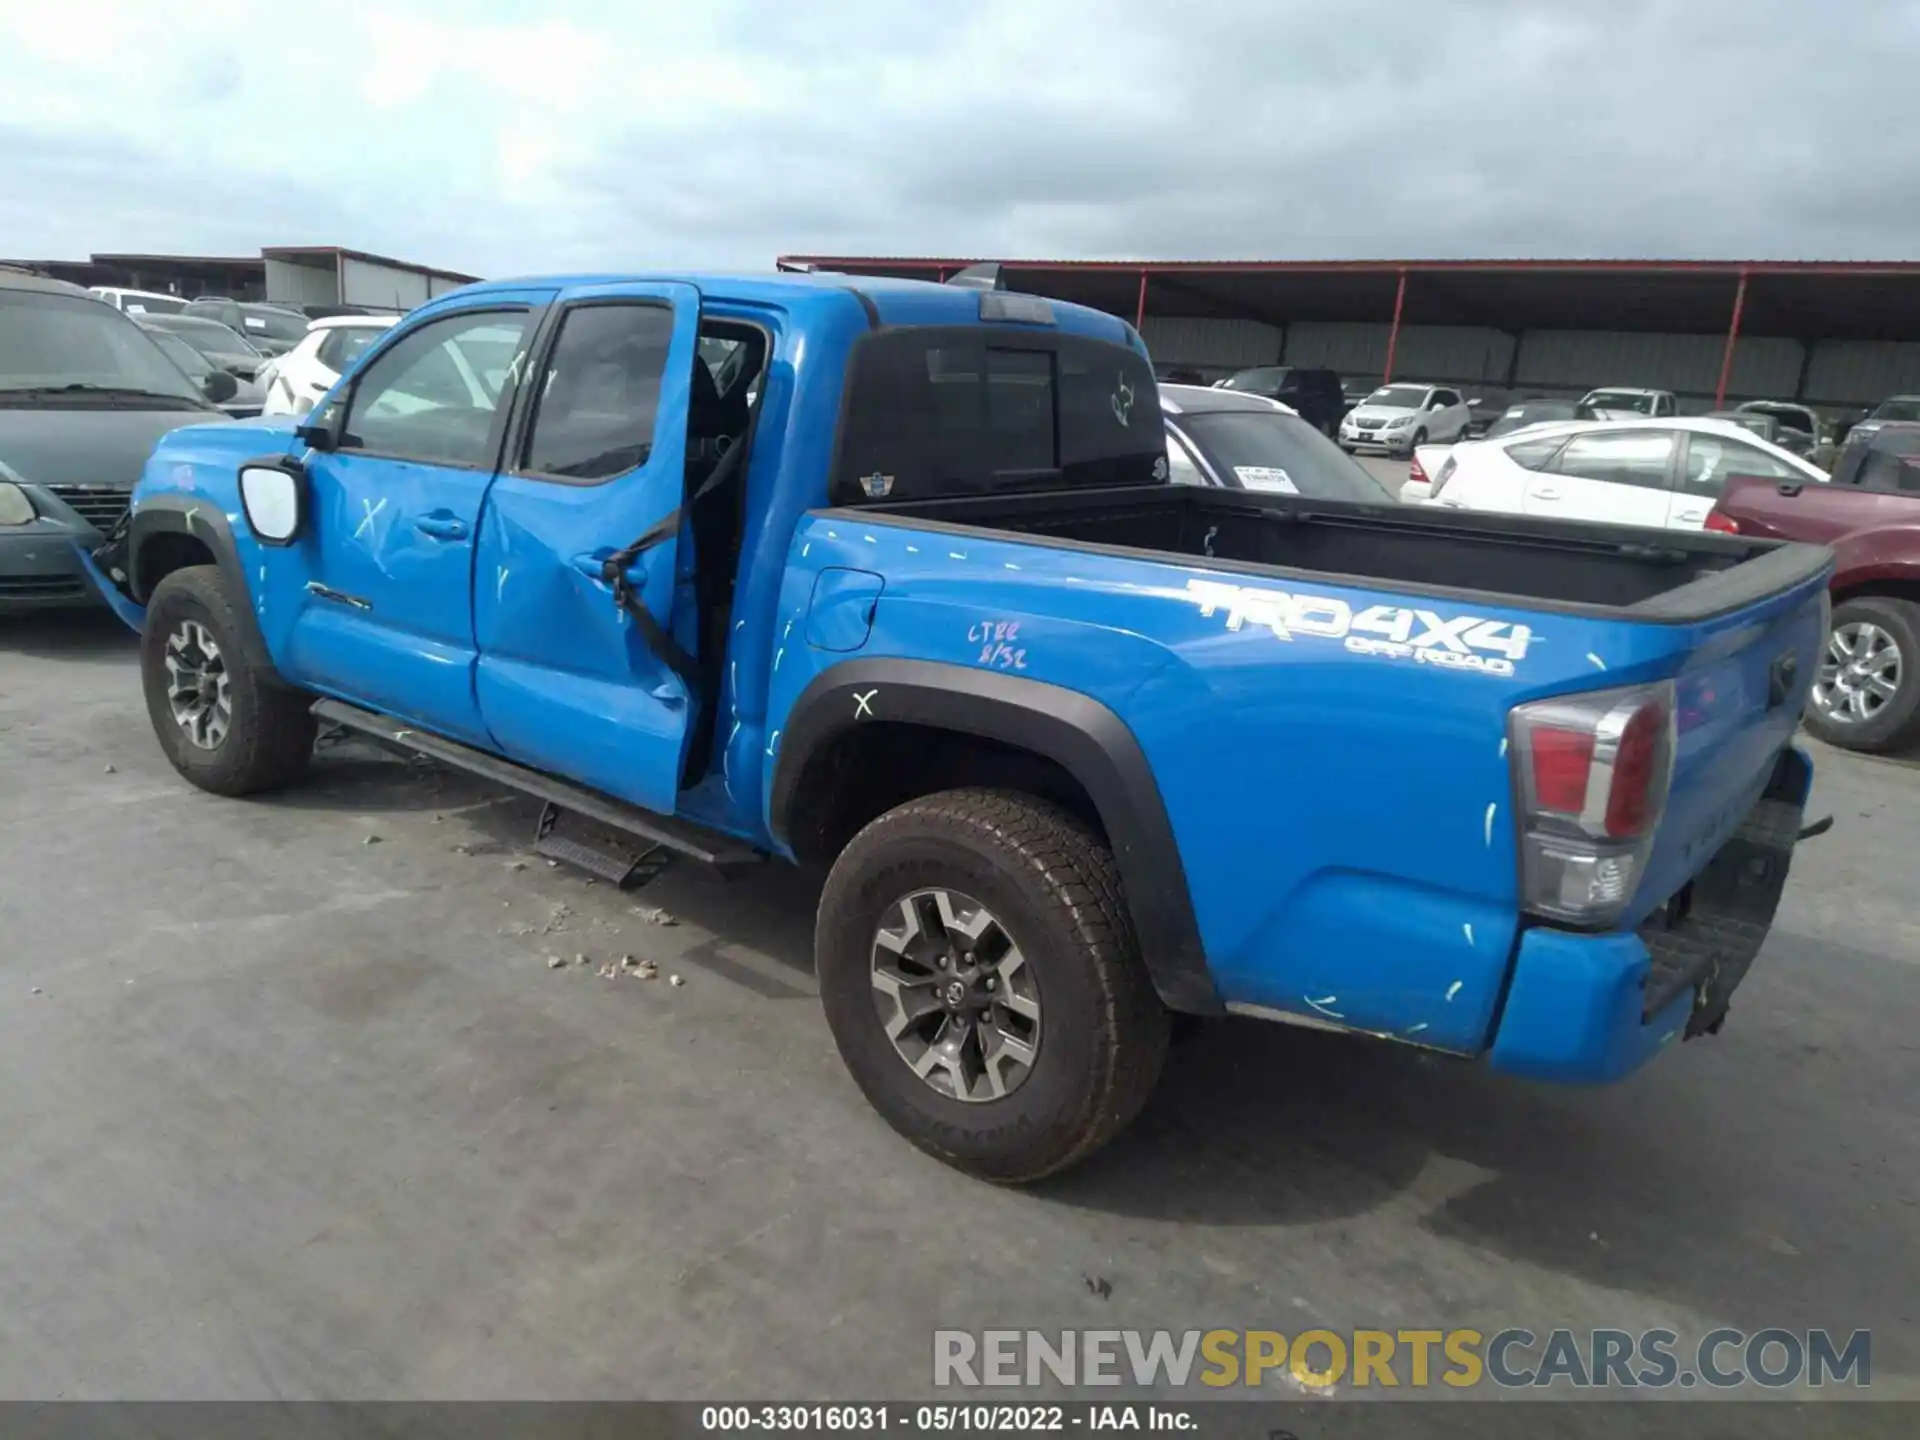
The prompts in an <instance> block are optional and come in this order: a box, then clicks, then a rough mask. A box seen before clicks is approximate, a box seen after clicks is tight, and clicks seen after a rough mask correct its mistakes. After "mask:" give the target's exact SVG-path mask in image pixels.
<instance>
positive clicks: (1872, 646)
mask: <svg viewBox="0 0 1920 1440" xmlns="http://www.w3.org/2000/svg"><path fill="white" fill-rule="evenodd" d="M1902 664H1903V661H1902V658H1901V655H1900V646H1899V645H1898V644H1897V643H1896V642H1895V641H1894V638H1893V636H1892V635H1891V634H1889V633H1888V632H1887V631H1886V630H1883V629H1882V628H1881V627H1880V626H1878V625H1875V624H1874V623H1873V622H1872V621H1870V620H1855V621H1852V622H1850V623H1848V624H1845V625H1839V626H1835V627H1834V630H1833V633H1832V634H1831V635H1829V636H1828V637H1827V653H1826V654H1825V656H1823V657H1822V659H1821V661H1820V673H1819V676H1818V677H1817V678H1816V679H1815V680H1814V682H1813V703H1814V705H1815V706H1816V707H1817V708H1818V709H1819V711H1820V713H1821V714H1822V715H1824V716H1826V718H1827V719H1829V720H1831V721H1833V723H1834V724H1836V725H1859V724H1862V723H1864V722H1866V721H1869V720H1872V719H1875V718H1876V717H1877V716H1878V715H1879V714H1880V712H1881V711H1882V710H1884V709H1885V708H1886V707H1887V705H1888V704H1890V703H1891V702H1892V700H1893V697H1894V696H1895V695H1896V694H1898V693H1899V690H1900V678H1901V667H1902Z"/></svg>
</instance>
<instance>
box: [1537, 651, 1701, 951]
mask: <svg viewBox="0 0 1920 1440" xmlns="http://www.w3.org/2000/svg"><path fill="white" fill-rule="evenodd" d="M1673 715H1674V703H1673V685H1672V682H1670V681H1663V682H1662V683H1660V684H1658V685H1636V686H1633V687H1631V688H1629V689H1622V690H1595V691H1590V692H1588V693H1586V694H1582V695H1564V696H1559V697H1556V698H1554V699H1551V700H1536V701H1533V702H1532V703H1530V704H1527V705H1520V706H1516V707H1515V708H1514V709H1513V711H1512V712H1511V714H1510V715H1509V717H1508V729H1509V739H1510V740H1511V742H1512V743H1511V747H1510V748H1511V752H1512V756H1513V765H1514V768H1515V771H1516V773H1517V776H1518V780H1519V784H1518V786H1517V789H1518V792H1519V796H1520V816H1519V821H1520V826H1519V828H1520V874H1521V888H1522V891H1523V895H1524V903H1525V906H1526V908H1527V910H1528V911H1530V912H1531V913H1533V914H1535V915H1540V916H1544V917H1545V918H1547V919H1551V920H1563V921H1568V922H1570V923H1573V924H1578V925H1592V926H1606V925H1610V924H1612V923H1613V922H1614V921H1616V920H1617V919H1619V917H1620V914H1621V912H1622V911H1623V910H1625V909H1626V907H1627V904H1628V902H1630V901H1631V900H1632V899H1633V893H1634V890H1635V887H1636V886H1637V885H1638V884H1639V881H1640V876H1641V872H1642V871H1643V870H1644V869H1645V868H1646V862H1647V855H1648V852H1649V851H1650V850H1651V849H1652V846H1653V833H1654V830H1655V828H1656V827H1657V826H1658V825H1659V823H1660V814H1661V811H1662V810H1663V809H1664V808H1665V807H1666V803H1667V786H1668V782H1669V781H1670V780H1671V778H1672V772H1673V744H1674V721H1673Z"/></svg>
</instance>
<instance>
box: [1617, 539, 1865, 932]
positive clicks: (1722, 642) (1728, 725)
mask: <svg viewBox="0 0 1920 1440" xmlns="http://www.w3.org/2000/svg"><path fill="white" fill-rule="evenodd" d="M1830 573H1831V572H1830V569H1823V570H1821V571H1819V572H1818V573H1817V574H1815V575H1812V576H1803V577H1801V578H1799V579H1797V580H1796V581H1795V582H1794V583H1793V584H1791V585H1789V586H1788V587H1787V588H1785V589H1783V590H1781V591H1780V592H1778V593H1776V594H1773V595H1770V596H1768V597H1766V598H1764V599H1761V600H1757V601H1754V602H1753V603H1751V604H1749V605H1746V606H1742V607H1741V608H1739V609H1737V610H1734V611H1732V612H1730V613H1728V614H1725V615H1721V616H1717V617H1715V618H1713V619H1709V620H1703V621H1699V622H1696V624H1695V625H1694V626H1692V627H1691V629H1692V631H1693V633H1692V636H1691V647H1692V648H1691V653H1690V654H1689V656H1688V658H1687V660H1686V663H1685V664H1684V666H1683V667H1682V669H1681V670H1680V672H1679V673H1678V674H1677V675H1676V676H1675V677H1674V731H1675V735H1674V760H1673V780H1672V784H1671V786H1670V787H1669V790H1668V795H1667V805H1666V811H1665V813H1664V815H1663V816H1662V818H1661V822H1660V827H1659V829H1658V831H1657V832H1656V833H1655V836H1654V845H1653V852H1652V855H1651V856H1650V858H1649V861H1648V865H1647V869H1646V872H1645V874H1644V878H1643V880H1642V883H1641V888H1640V890H1639V892H1638V894H1637V896H1636V899H1635V903H1634V907H1633V910H1632V911H1631V912H1629V914H1628V915H1627V916H1626V917H1625V919H1626V920H1627V922H1628V923H1629V924H1634V923H1638V921H1639V920H1641V919H1644V918H1645V917H1646V915H1647V914H1648V912H1650V911H1652V910H1654V909H1656V908H1657V907H1658V906H1660V905H1661V904H1662V903H1664V902H1665V901H1666V900H1667V899H1668V898H1669V897H1670V896H1672V895H1673V894H1674V893H1675V892H1676V891H1678V890H1680V889H1681V888H1682V887H1683V886H1684V885H1686V883H1687V882H1688V881H1689V880H1692V879H1693V878H1694V877H1695V876H1696V875H1698V874H1699V873H1700V871H1701V870H1702V869H1703V868H1705V866H1706V864H1707V862H1708V861H1709V860H1711V859H1712V858H1713V856H1714V854H1715V852H1717V851H1718V850H1719V849H1720V847H1721V846H1722V845H1723V844H1724V843H1725V842H1726V841H1727V840H1728V839H1729V838H1730V837H1731V836H1732V835H1733V834H1734V832H1735V831H1736V830H1738V829H1739V828H1740V826H1741V824H1742V822H1743V821H1744V820H1745V819H1746V818H1747V816H1748V814H1749V813H1750V812H1751V811H1752V809H1753V807H1754V805H1755V803H1756V802H1757V801H1758V800H1759V799H1760V796H1761V793H1762V792H1763V791H1764V790H1765V789H1766V786H1767V781H1768V779H1769V778H1770V777H1771V776H1772V775H1773V773H1774V767H1775V763H1776V761H1777V760H1778V758H1779V755H1780V752H1781V750H1782V749H1783V748H1784V747H1785V746H1786V745H1787V744H1788V742H1789V741H1790V740H1791V739H1792V738H1793V733H1794V730H1795V728H1796V727H1797V726H1798V725H1799V723H1800V712H1801V710H1802V709H1803V708H1805V705H1806V702H1807V692H1808V690H1809V689H1810V688H1811V686H1812V684H1813V679H1814V674H1815V672H1816V670H1817V669H1818V666H1819V659H1820V650H1821V647H1822V645H1823V644H1824V643H1825V640H1826V630H1827V605H1828V602H1827V589H1826V587H1827V580H1828V577H1829V575H1830ZM1794 799H1795V801H1796V802H1800V801H1803V800H1804V797H1799V796H1796V797H1794Z"/></svg>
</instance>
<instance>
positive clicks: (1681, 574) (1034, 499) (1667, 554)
mask: <svg viewBox="0 0 1920 1440" xmlns="http://www.w3.org/2000/svg"><path fill="white" fill-rule="evenodd" d="M860 511H861V512H862V513H876V512H877V513H879V514H884V515H886V516H888V517H889V518H891V519H895V520H904V521H909V522H919V523H924V524H929V525H933V526H937V527H940V528H951V529H954V530H956V531H958V532H961V533H969V532H971V533H981V532H986V533H992V532H1001V533H1005V532H1013V533H1016V534H1026V535H1032V536H1035V537H1045V538H1046V539H1047V540H1048V541H1050V542H1054V543H1059V544H1064V545H1072V546H1083V547H1087V548H1091V549H1095V550H1115V551H1124V552H1135V553H1138V552H1147V553H1150V554H1160V555H1166V554H1174V555H1189V556H1194V557H1196V558H1199V557H1205V558H1207V559H1209V560H1210V561H1211V562H1212V563H1213V564H1215V565H1218V564H1220V563H1221V562H1226V563H1227V564H1229V565H1231V566H1232V567H1233V568H1236V569H1246V570H1250V571H1253V572H1256V573H1259V572H1265V571H1272V572H1275V573H1277V574H1299V573H1301V572H1308V573H1313V574H1318V575H1325V576H1331V577H1335V578H1344V579H1350V580H1352V581H1353V582H1355V583H1357V584H1367V583H1373V584H1375V585H1378V584H1381V583H1385V584H1387V585H1389V586H1391V587H1393V588H1395V589H1399V590H1407V591H1413V592H1416V593H1420V592H1430V593H1443V594H1449V595H1458V594H1477V595H1483V596H1489V597H1498V598H1501V599H1505V600H1508V601H1512V600H1515V599H1519V600H1522V601H1524V602H1526V603H1527V604H1529V605H1531V606H1535V607H1537V608H1541V609H1552V610H1568V611H1576V612H1586V613H1593V612H1596V611H1598V612H1604V613H1609V614H1615V615H1618V614H1622V613H1624V614H1626V615H1627V616H1629V617H1630V618H1633V619H1636V620H1645V621H1649V622H1656V623H1657V622H1669V623H1685V622H1688V621H1694V620H1700V619H1704V618H1707V617H1709V616H1712V615H1716V614H1721V613H1724V612H1725V611H1728V610H1733V609H1737V608H1739V607H1740V606H1743V605H1747V604H1751V603H1752V602H1753V601H1755V600H1757V599H1760V598H1762V597H1764V596H1766V595H1769V594H1773V593H1775V592H1777V591H1779V590H1781V589H1783V588H1785V587H1787V586H1789V585H1792V584H1794V583H1795V582H1797V581H1800V580H1803V579H1805V578H1807V577H1808V576H1811V575H1813V574H1815V573H1816V572H1818V571H1819V570H1820V568H1821V567H1822V566H1823V565H1824V564H1825V563H1826V552H1825V551H1824V550H1822V549H1821V548H1819V547H1817V546H1811V545H1798V544H1782V543H1780V542H1778V541H1770V540H1761V539H1755V538H1751V537H1746V536H1733V535H1718V534H1710V533H1705V532H1690V531H1651V530H1644V529H1635V528H1630V527H1624V526H1612V525H1591V524H1585V523H1581V522H1575V521H1566V520H1553V519H1537V518H1533V517H1528V516H1517V515H1486V514H1471V513H1466V512H1456V511H1446V510H1437V509H1433V510H1430V509H1426V508H1424V507H1416V506H1373V505H1354V504H1344V503H1338V502H1332V501H1324V500H1308V499H1303V498H1301V497H1297V496H1290V495H1273V494H1253V493H1246V492H1238V491H1224V490H1215V489H1210V488H1202V487H1198V486H1188V485H1155V486H1144V487H1135V488H1128V489H1100V490H1088V489H1081V490H1074V491H1043V492H1033V493H1023V494H1004V495H976V496H962V497H955V498H950V499H937V500H914V501H903V502H898V503H895V504H890V505H889V504H878V505H862V506H861V507H860Z"/></svg>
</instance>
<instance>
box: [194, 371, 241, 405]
mask: <svg viewBox="0 0 1920 1440" xmlns="http://www.w3.org/2000/svg"><path fill="white" fill-rule="evenodd" d="M200 393H201V394H203V395H205V396H206V397H207V399H209V400H211V401H212V402H213V403H214V404H216V405H219V404H223V403H224V402H226V401H228V400H231V399H232V398H233V397H234V396H236V395H238V394H239V393H240V382H239V381H238V380H236V379H235V378H234V377H233V376H232V375H230V374H228V373H227V372H226V371H225V370H215V371H213V372H212V373H211V374H209V375H208V376H207V378H206V379H204V380H202V381H201V382H200Z"/></svg>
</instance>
